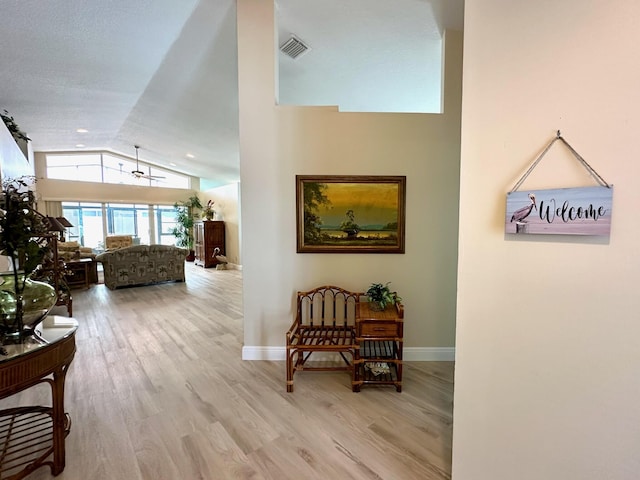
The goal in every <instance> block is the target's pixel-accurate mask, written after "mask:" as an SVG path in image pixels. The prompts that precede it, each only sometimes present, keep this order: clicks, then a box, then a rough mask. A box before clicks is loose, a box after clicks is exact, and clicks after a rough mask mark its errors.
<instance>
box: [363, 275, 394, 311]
mask: <svg viewBox="0 0 640 480" xmlns="http://www.w3.org/2000/svg"><path fill="white" fill-rule="evenodd" d="M390 283H391V282H387V283H385V284H382V283H372V284H371V286H370V287H369V289H368V290H367V291H366V292H365V293H366V294H367V296H368V297H369V302H371V304H372V307H373V309H374V310H376V309H377V310H384V309H385V308H387V305H395V304H396V303H399V302H401V301H402V298H400V297H399V296H398V294H397V293H396V292H392V291H391V290H390V289H389V285H390Z"/></svg>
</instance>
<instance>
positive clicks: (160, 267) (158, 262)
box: [96, 245, 188, 290]
mask: <svg viewBox="0 0 640 480" xmlns="http://www.w3.org/2000/svg"><path fill="white" fill-rule="evenodd" d="M187 253H188V251H187V250H186V249H184V248H179V247H174V246H170V245H132V246H131V247H125V248H120V249H118V250H113V251H110V252H104V253H101V254H100V255H98V256H97V257H96V260H97V261H99V262H102V265H103V267H104V284H105V285H106V286H107V287H108V288H110V289H111V290H114V289H116V288H118V287H125V286H132V285H147V284H149V283H158V282H166V281H170V280H173V281H178V282H184V262H185V257H186V256H187Z"/></svg>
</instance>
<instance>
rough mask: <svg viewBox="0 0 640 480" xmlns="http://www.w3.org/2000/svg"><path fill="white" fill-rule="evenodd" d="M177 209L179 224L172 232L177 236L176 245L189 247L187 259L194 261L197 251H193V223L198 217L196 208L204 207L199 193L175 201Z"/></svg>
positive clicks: (177, 221)
mask: <svg viewBox="0 0 640 480" xmlns="http://www.w3.org/2000/svg"><path fill="white" fill-rule="evenodd" d="M173 207H174V208H175V209H176V223H177V225H176V226H175V227H173V228H172V229H171V234H172V235H173V236H174V237H176V245H177V246H178V247H183V248H187V249H189V255H187V261H188V262H193V260H194V259H195V252H194V251H193V224H194V223H195V219H196V217H197V214H196V211H195V210H196V209H200V210H201V209H202V203H200V199H199V198H198V195H197V194H196V195H193V196H191V197H189V199H187V200H184V201H179V202H176V203H174V205H173Z"/></svg>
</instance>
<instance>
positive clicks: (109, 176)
mask: <svg viewBox="0 0 640 480" xmlns="http://www.w3.org/2000/svg"><path fill="white" fill-rule="evenodd" d="M45 158H46V164H47V178H52V179H56V180H74V181H77V182H99V183H115V184H121V185H138V186H140V185H142V186H146V187H165V188H184V189H188V188H190V187H191V179H190V177H189V176H188V175H184V174H181V173H177V172H172V171H170V170H165V169H164V168H160V167H156V166H151V165H148V164H146V163H144V162H141V161H139V162H137V163H136V161H135V160H132V159H130V158H128V157H124V156H120V155H116V154H112V153H106V152H98V153H89V154H87V153H85V154H79V153H77V154H74V153H70V154H58V153H48V154H46V155H45ZM134 170H138V171H141V172H143V174H144V175H145V176H144V177H136V176H134V175H133V174H132V172H133V171H134Z"/></svg>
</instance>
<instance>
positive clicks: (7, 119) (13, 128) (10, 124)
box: [0, 110, 31, 142]
mask: <svg viewBox="0 0 640 480" xmlns="http://www.w3.org/2000/svg"><path fill="white" fill-rule="evenodd" d="M0 118H2V121H3V122H4V124H5V125H6V126H7V129H8V130H9V132H11V136H13V138H14V140H16V141H17V140H24V141H25V142H28V141H30V140H31V139H30V138H29V137H27V134H26V133H24V132H23V131H22V130H20V127H19V126H18V124H17V123H16V121H15V120H14V119H13V117H12V116H11V115H9V112H7V111H6V110H5V111H4V113H0Z"/></svg>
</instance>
